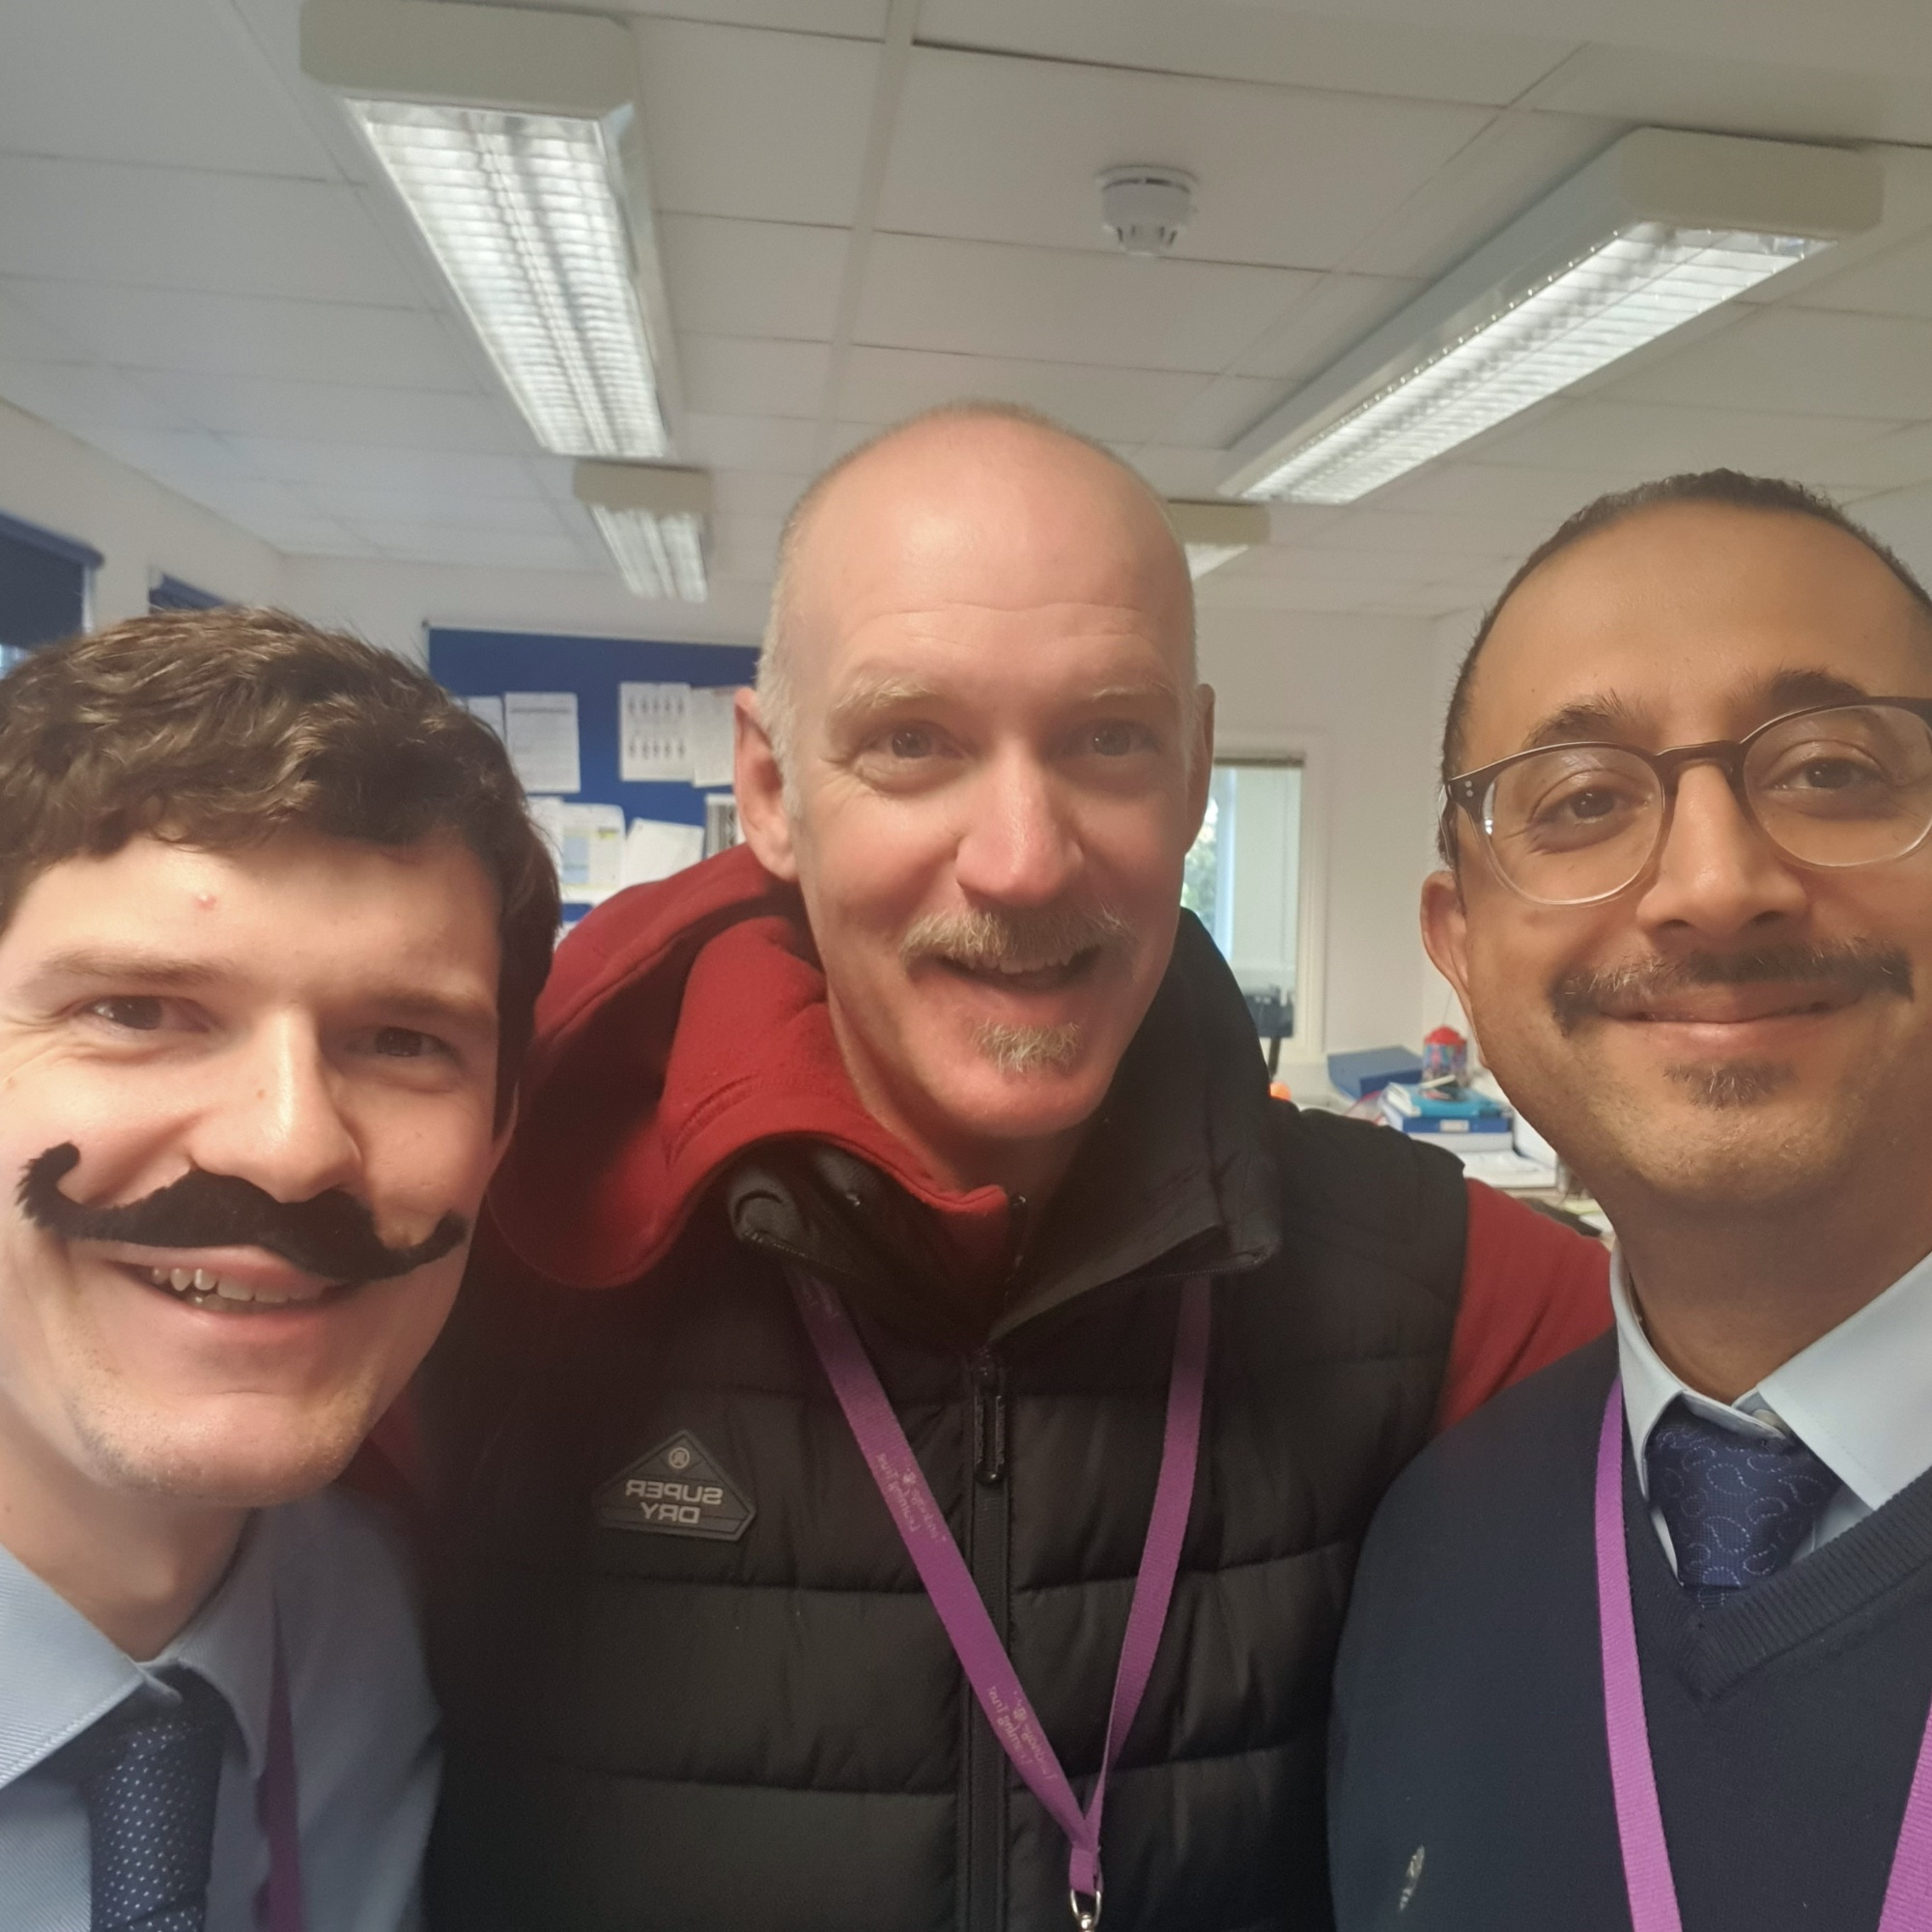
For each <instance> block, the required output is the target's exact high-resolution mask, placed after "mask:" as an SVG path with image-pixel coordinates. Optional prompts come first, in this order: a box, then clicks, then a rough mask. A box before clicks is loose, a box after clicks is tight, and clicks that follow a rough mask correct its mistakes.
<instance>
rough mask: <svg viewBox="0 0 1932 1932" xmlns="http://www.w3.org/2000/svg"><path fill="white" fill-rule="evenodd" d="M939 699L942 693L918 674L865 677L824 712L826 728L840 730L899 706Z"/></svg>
mask: <svg viewBox="0 0 1932 1932" xmlns="http://www.w3.org/2000/svg"><path fill="white" fill-rule="evenodd" d="M938 702H939V693H938V692H936V691H935V690H934V689H933V688H932V686H931V685H929V684H925V683H923V682H922V681H921V680H920V679H918V678H916V677H867V678H862V679H861V680H860V681H859V682H858V683H857V684H855V685H854V686H853V687H852V689H851V690H850V691H848V692H846V693H845V695H844V696H842V697H840V698H838V700H837V701H836V702H835V703H834V704H833V705H832V707H831V709H830V710H829V711H828V712H827V713H826V714H825V725H826V729H827V730H828V731H831V732H834V733H837V732H838V731H840V730H843V729H845V728H846V727H848V726H850V725H854V724H863V723H864V722H865V720H867V718H873V717H876V716H877V715H878V714H879V713H880V712H882V711H891V710H895V709H896V708H897V707H898V706H900V705H904V704H936V703H938Z"/></svg>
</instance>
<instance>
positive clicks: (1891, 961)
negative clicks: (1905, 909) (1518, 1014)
mask: <svg viewBox="0 0 1932 1932" xmlns="http://www.w3.org/2000/svg"><path fill="white" fill-rule="evenodd" d="M1783 980H1789V981H1790V982H1791V983H1792V984H1793V985H1799V986H1817V987H1820V988H1823V989H1830V990H1833V991H1836V992H1843V993H1849V994H1851V995H1852V996H1853V997H1854V998H1858V999H1862V998H1863V997H1864V996H1865V995H1866V994H1867V993H1879V994H1889V995H1891V996H1892V997H1893V998H1896V999H1901V1000H1909V999H1911V998H1912V997H1913V988H1912V961H1911V960H1910V959H1908V958H1907V957H1906V956H1905V954H1904V953H1903V952H1899V951H1898V949H1897V948H1896V947H1889V946H1873V945H1869V944H1858V943H1856V942H1854V943H1849V944H1837V945H1829V944H1828V945H1806V944H1802V943H1799V944H1787V945H1773V946H1760V947H1755V948H1753V949H1751V950H1750V951H1748V952H1690V953H1687V954H1685V955H1684V957H1682V958H1680V959H1663V960H1645V961H1643V962H1640V963H1639V964H1636V965H1634V966H1620V967H1612V968H1611V969H1610V970H1609V971H1608V972H1604V973H1589V972H1577V973H1566V974H1564V975H1563V977H1562V978H1561V979H1560V980H1557V981H1556V983H1555V985H1553V986H1552V987H1551V988H1550V989H1549V1006H1550V1010H1551V1012H1552V1013H1554V1015H1555V1017H1556V1024H1557V1026H1558V1027H1559V1028H1560V1029H1561V1030H1562V1031H1563V1032H1564V1033H1566V1034H1569V1033H1575V1032H1576V1031H1577V1028H1578V1027H1579V1026H1581V1025H1582V1024H1583V1023H1584V1022H1585V1021H1586V1020H1590V1019H1594V1018H1596V1017H1597V1016H1598V1015H1599V1014H1600V1013H1601V1012H1602V1011H1603V1010H1604V1009H1605V1007H1608V1006H1610V1005H1612V1004H1617V1003H1624V1004H1629V1003H1638V1004H1640V1003H1642V1002H1643V1001H1646V1000H1652V999H1659V998H1662V997H1663V996H1665V995H1667V994H1670V993H1674V992H1681V991H1682V990H1684V989H1685V988H1686V987H1689V986H1761V985H1765V984H1767V983H1771V984H1775V983H1777V982H1779V981H1783Z"/></svg>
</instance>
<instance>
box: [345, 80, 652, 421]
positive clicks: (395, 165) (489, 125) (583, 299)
mask: <svg viewBox="0 0 1932 1932" xmlns="http://www.w3.org/2000/svg"><path fill="white" fill-rule="evenodd" d="M347 105H348V107H349V110H350V112H351V113H352V114H353V115H355V119H356V120H357V121H358V122H359V123H360V124H361V126H362V129H363V131H364V132H365V133H366V134H367V135H368V137H369V141H370V144H371V146H373V147H374V149H375V150H376V153H377V155H378V156H379V157H380V158H381V160H382V162H383V165H384V168H386V169H387V170H388V173H389V178H390V180H391V181H393V182H394V183H395V185H396V186H397V188H398V189H399V190H400V191H401V193H402V196H403V199H404V200H405V201H406V202H407V203H408V204H409V209H410V213H412V214H413V215H414V216H415V218H416V222H417V224H418V225H419V226H420V227H421V229H422V232H423V235H424V238H425V239H426V240H427V241H428V242H429V245H430V247H431V249H432V250H433V251H434V252H435V254H436V258H437V260H438V262H439V263H440V264H441V267H442V271H443V273H444V274H445V275H447V276H448V277H449V282H450V286H451V287H452V288H453V289H454V290H455V291H456V294H457V297H458V298H459V299H460V300H461V301H462V303H463V306H464V307H465V308H466V309H468V310H469V319H470V320H471V321H472V322H473V323H474V324H475V325H476V330H477V333H478V334H479V335H481V336H482V338H483V342H484V345H485V347H487V348H488V350H489V352H490V355H491V356H492V358H493V359H494V360H495V362H496V364H497V369H498V370H499V371H500V372H501V374H502V377H503V381H504V382H505V383H506V384H508V385H509V390H510V393H511V395H512V396H514V397H515V398H516V402H517V406H518V408H519V409H521V410H522V411H523V412H524V414H525V415H526V417H527V418H528V419H529V424H530V427H531V429H533V430H534V431H535V432H536V437H537V440H538V441H539V442H541V443H542V444H543V446H544V447H545V448H546V449H548V450H552V451H554V453H555V454H557V455H559V456H603V457H630V458H641V459H650V458H653V457H660V456H665V455H668V453H669V451H670V440H669V438H668V436H667V435H666V433H665V424H664V417H663V414H662V413H661V412H660V411H659V408H658V394H657V378H656V375H655V372H654V370H653V368H652V364H651V352H650V339H649V335H648V333H647V331H646V329H645V327H644V317H643V310H642V307H641V306H640V304H639V300H638V292H637V288H636V286H635V284H634V281H633V278H632V266H631V254H630V247H629V243H628V241H627V240H626V235H625V221H624V213H623V210H622V208H621V207H620V205H619V203H618V200H617V192H616V188H615V185H614V174H613V169H612V165H611V160H612V157H611V152H610V149H609V146H608V143H607V138H606V133H605V129H604V126H603V124H602V123H601V122H598V121H593V120H582V119H577V118H573V117H568V116H564V115H559V114H515V113H506V112H503V111H501V110H499V109H494V108H484V107H456V106H432V105H426V104H423V103H420V102H413V101H392V100H350V101H349V102H348V103H347Z"/></svg>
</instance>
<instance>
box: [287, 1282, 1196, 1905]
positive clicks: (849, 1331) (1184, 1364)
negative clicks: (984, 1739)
mask: <svg viewBox="0 0 1932 1932" xmlns="http://www.w3.org/2000/svg"><path fill="white" fill-rule="evenodd" d="M791 1287H792V1293H793V1295H794V1296H795V1297H796V1299H797V1301H798V1308H799V1313H800V1315H801V1316H803V1317H804V1319H805V1325H806V1330H807V1332H808V1333H809V1334H810V1337H811V1341H812V1346H813V1347H814V1348H815V1349H816V1350H818V1359H819V1361H820V1362H822V1363H823V1364H824V1367H825V1374H826V1378H827V1379H828V1380H829V1381H830V1382H831V1384H832V1389H833V1393H834V1394H835V1395H837V1396H838V1406H839V1407H841V1408H842V1409H843V1410H844V1411H845V1420H846V1421H847V1422H848V1423H850V1424H851V1426H852V1434H853V1435H854V1437H855V1438H856V1439H857V1441H858V1444H859V1449H860V1452H861V1453H862V1454H863V1455H864V1457H865V1459H866V1466H867V1468H868V1469H869V1470H870V1471H871V1474H872V1480H873V1482H875V1483H876V1484H877V1485H878V1486H879V1494H880V1495H881V1496H883V1497H884V1498H885V1504H886V1508H887V1509H888V1510H889V1511H890V1512H891V1514H892V1519H893V1521H894V1523H895V1525H896V1526H897V1528H898V1532H899V1536H900V1538H901V1539H902V1540H903V1542H904V1544H905V1547H906V1549H907V1552H908V1553H909V1554H910V1555H911V1557H912V1560H913V1564H914V1566H915V1567H916V1568H917V1569H918V1571H919V1575H920V1580H921V1581H922V1582H923V1584H924V1585H925V1593H926V1595H927V1596H928V1597H930V1598H931V1599H932V1606H933V1608H934V1609H935V1610H937V1611H938V1612H939V1620H940V1622H941V1623H942V1624H943V1625H945V1627H946V1634H947V1636H948V1637H949V1638H950V1639H951V1640H952V1649H953V1653H954V1655H956V1656H957V1658H958V1659H959V1663H960V1667H961V1668H962V1669H963V1670H964V1671H965V1673H966V1680H967V1682H968V1683H969V1684H971V1685H972V1687H973V1694H974V1695H975V1696H976V1697H978V1698H979V1700H980V1709H981V1710H982V1711H984V1712H985V1714H986V1721H987V1722H988V1723H990V1724H991V1725H992V1727H993V1735H994V1736H995V1737H996V1738H998V1739H999V1741H1000V1744H1001V1746H1002V1747H1003V1748H1004V1749H1005V1751H1006V1753H1007V1755H1008V1757H1009V1758H1010V1759H1011V1760H1012V1764H1013V1769H1014V1770H1015V1771H1017V1772H1018V1773H1019V1775H1020V1776H1021V1777H1023V1778H1024V1779H1025V1780H1026V1784H1027V1788H1028V1790H1030V1791H1031V1792H1032V1793H1033V1795H1034V1796H1035V1797H1036V1798H1037V1799H1038V1800H1039V1802H1040V1803H1041V1804H1043V1805H1045V1806H1046V1808H1047V1810H1048V1812H1050V1813H1051V1814H1052V1817H1053V1820H1054V1822H1055V1823H1056V1824H1057V1825H1058V1826H1059V1827H1060V1829H1061V1830H1062V1831H1063V1832H1064V1833H1065V1834H1066V1842H1067V1845H1068V1846H1069V1848H1070V1851H1069V1856H1068V1858H1067V1862H1066V1886H1067V1891H1068V1893H1069V1897H1070V1902H1071V1904H1072V1907H1073V1918H1074V1923H1075V1924H1076V1925H1077V1926H1079V1928H1080V1932H1094V1927H1095V1926H1097V1925H1098V1924H1099V1922H1100V1809H1101V1806H1102V1804H1104V1803H1105V1801H1106V1796H1107V1773H1108V1771H1109V1770H1111V1769H1112V1767H1113V1763H1114V1760H1115V1759H1116V1758H1117V1757H1118V1756H1119V1755H1120V1752H1121V1747H1122V1744H1123V1743H1124V1742H1125V1740H1126V1735H1127V1732H1128V1730H1129V1729H1130V1728H1131V1727H1132V1725H1133V1721H1134V1713H1135V1712H1136V1711H1137V1710H1138V1709H1139V1708H1140V1701H1141V1696H1142V1693H1143V1692H1144V1691H1145V1690H1147V1685H1148V1677H1149V1675H1150V1673H1151V1671H1152V1669H1153V1659H1154V1652H1155V1651H1156V1650H1157V1649H1158V1648H1159V1645H1160V1634H1161V1630H1162V1627H1163V1626H1164V1625H1165V1624H1166V1622H1167V1606H1168V1604H1169V1601H1170V1600H1171V1599H1172V1597H1173V1595H1174V1578H1175V1574H1176V1572H1177V1571H1178V1570H1179V1567H1180V1545H1181V1541H1182V1539H1183V1537H1184V1536H1185V1534H1186V1531H1187V1513H1188V1509H1189V1507H1190V1505H1191V1504H1192V1502H1193V1498H1194V1465H1195V1461H1196V1458H1197V1454H1198V1452H1199V1449H1200V1446H1201V1402H1202V1393H1203V1390H1204V1389H1205V1387H1206V1385H1207V1380H1208V1317H1209V1313H1210V1310H1211V1308H1212V1299H1211V1296H1210V1294H1209V1293H1208V1282H1207V1280H1206V1278H1205V1277H1202V1276H1196V1277H1195V1279H1194V1280H1192V1281H1190V1282H1189V1283H1188V1284H1187V1286H1186V1287H1185V1288H1184V1289H1183V1290H1182V1291H1181V1295H1180V1318H1179V1325H1178V1327H1177V1329H1176V1333H1175V1339H1174V1374H1173V1378H1172V1379H1171V1380H1170V1382H1169V1384H1168V1392H1167V1433H1166V1437H1165V1439H1164V1441H1163V1443H1162V1445H1161V1453H1160V1477H1159V1480H1158V1482H1157V1483H1156V1484H1155V1486H1154V1492H1153V1515H1152V1517H1151V1520H1150V1521H1149V1523H1148V1533H1147V1543H1146V1545H1145V1547H1144V1548H1143V1549H1142V1551H1141V1569H1140V1576H1139V1577H1138V1578H1137V1579H1136V1581H1135V1583H1134V1600H1133V1605H1132V1607H1131V1608H1130V1609H1129V1611H1128V1612H1127V1634H1126V1640H1125V1641H1124V1642H1123V1643H1122V1646H1121V1667H1120V1672H1119V1674H1118V1675H1117V1676H1116V1678H1115V1679H1114V1701H1113V1706H1112V1708H1111V1709H1110V1710H1109V1712H1108V1714H1107V1741H1106V1746H1105V1748H1104V1750H1103V1752H1102V1754H1101V1759H1100V1774H1099V1776H1097V1777H1096V1778H1095V1779H1094V1795H1093V1797H1092V1798H1091V1799H1089V1800H1088V1803H1087V1808H1086V1810H1085V1811H1084V1812H1083V1811H1082V1810H1081V1808H1080V1804H1079V1801H1078V1800H1077V1799H1076V1798H1075V1797H1074V1795H1073V1787H1072V1786H1071V1785H1070V1784H1068V1783H1067V1781H1066V1774H1065V1772H1064V1771H1063V1770H1062V1769H1061V1768H1060V1760H1059V1758H1058V1757H1056V1756H1055V1755H1054V1750H1053V1747H1052V1746H1051V1745H1050V1744H1049V1743H1048V1742H1047V1740H1046V1733H1045V1732H1044V1731H1042V1730H1041V1729H1040V1727H1039V1722H1038V1719H1037V1718H1036V1717H1035V1716H1034V1712H1033V1706H1032V1705H1031V1704H1030V1703H1028V1701H1027V1695H1026V1691H1025V1690H1023V1689H1022V1688H1021V1686H1020V1680H1019V1674H1018V1672H1016V1671H1015V1670H1014V1669H1013V1665H1012V1660H1011V1659H1010V1658H1009V1657H1008V1655H1007V1652H1006V1646H1005V1645H1004V1644H1002V1643H1001V1641H1000V1639H999V1635H998V1633H997V1632H995V1630H994V1629H993V1620H992V1618H991V1617H990V1616H989V1615H988V1614H987V1612H986V1605H985V1603H984V1601H983V1599H982V1598H981V1597H980V1592H979V1589H978V1588H977V1586H976V1585H975V1584H974V1581H973V1577H972V1573H971V1572H970V1571H969V1570H968V1569H967V1568H966V1562H965V1559H964V1558H963V1557H962V1556H961V1555H960V1554H959V1546H958V1545H957V1544H956V1543H954V1542H953V1540H952V1532H951V1531H950V1530H949V1529H948V1528H947V1526H946V1518H945V1517H944V1516H943V1515H942V1514H941V1513H940V1509H939V1505H938V1504H937V1503H936V1502H934V1501H933V1498H932V1492H931V1490H930V1489H929V1488H927V1486H926V1481H925V1477H924V1475H923V1472H922V1471H921V1469H920V1466H919V1463H918V1461H917V1460H916V1459H915V1457H914V1456H913V1453H912V1449H911V1447H910V1446H909V1445H908V1444H907V1442H906V1439H905V1432H904V1430H902V1429H901V1428H900V1427H899V1421H898V1417H897V1416H896V1415H895V1414H894V1413H893V1407H892V1404H891V1403H890V1402H888V1401H887V1400H886V1392H885V1390H884V1389H883V1388H881V1387H880V1386H879V1378H878V1374H877V1371H875V1370H874V1369H873V1367H872V1364H871V1360H870V1358H869V1357H868V1356H867V1353H866V1347H865V1344H864V1343H863V1342H861V1341H860V1339H859V1334H858V1330H857V1329H855V1328H854V1327H853V1325H852V1319H851V1317H850V1316H849V1315H847V1314H846V1312H845V1309H844V1305H843V1304H842V1303H841V1302H840V1301H839V1299H838V1296H837V1295H836V1294H835V1293H833V1292H832V1290H831V1289H829V1288H827V1287H826V1286H825V1285H824V1283H823V1282H820V1281H816V1280H814V1279H812V1277H810V1275H804V1274H796V1273H795V1274H793V1276H792V1277H791ZM277 1932H279V1928H277Z"/></svg>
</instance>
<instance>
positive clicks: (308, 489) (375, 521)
mask: <svg viewBox="0 0 1932 1932" xmlns="http://www.w3.org/2000/svg"><path fill="white" fill-rule="evenodd" d="M302 493H303V495H304V496H305V497H307V498H308V500H309V501H310V502H311V503H312V504H314V506H315V508H316V509H317V510H318V511H319V512H320V513H321V514H322V515H324V516H327V517H336V518H340V519H341V520H342V521H343V522H344V523H346V524H353V525H355V526H356V527H358V528H362V529H378V528H381V527H382V526H384V525H385V524H394V525H397V526H425V525H446V526H449V527H450V528H452V529H468V530H523V531H530V530H542V531H545V532H549V533H554V532H556V531H557V530H559V529H561V528H562V526H561V525H560V524H559V523H558V521H557V515H556V512H555V510H554V508H553V507H552V506H551V505H550V504H549V503H547V502H543V501H538V500H533V499H532V498H530V497H475V496H465V497H458V496H452V495H451V494H450V493H449V492H448V491H445V490H439V489H428V488H423V489H409V488H385V487H383V486H380V485H378V486H371V485H358V484H355V483H304V484H303V485H302Z"/></svg>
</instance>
